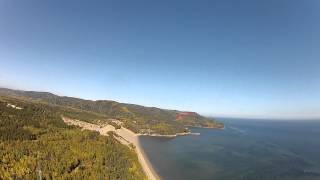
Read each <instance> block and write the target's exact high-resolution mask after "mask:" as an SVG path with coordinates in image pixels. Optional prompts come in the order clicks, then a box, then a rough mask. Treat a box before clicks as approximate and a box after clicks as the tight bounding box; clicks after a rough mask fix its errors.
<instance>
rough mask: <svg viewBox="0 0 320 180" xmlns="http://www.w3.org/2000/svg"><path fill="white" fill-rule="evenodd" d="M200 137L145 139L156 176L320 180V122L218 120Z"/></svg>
mask: <svg viewBox="0 0 320 180" xmlns="http://www.w3.org/2000/svg"><path fill="white" fill-rule="evenodd" d="M220 120H222V121H223V122H224V123H225V125H226V127H225V129H224V130H219V129H202V128H192V129H191V130H192V132H199V133H200V135H199V136H192V135H191V136H180V137H177V138H161V137H141V143H142V147H143V148H144V150H145V152H146V154H147V156H148V157H149V159H150V162H151V164H152V165H153V167H154V169H155V170H156V172H157V173H158V174H159V175H160V177H162V178H163V179H168V180H171V179H174V180H179V179H181V180H188V179H197V180H207V179H208V180H209V179H210V180H211V179H214V180H320V121H307V120H301V121H297V120H295V121H280V120H278V121H277V120H245V119H220Z"/></svg>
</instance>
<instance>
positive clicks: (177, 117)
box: [176, 112, 197, 120]
mask: <svg viewBox="0 0 320 180" xmlns="http://www.w3.org/2000/svg"><path fill="white" fill-rule="evenodd" d="M196 115H197V114H196V113H195V112H181V113H177V115H176V120H181V119H182V118H183V117H184V116H196Z"/></svg>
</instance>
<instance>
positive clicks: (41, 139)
mask: <svg viewBox="0 0 320 180" xmlns="http://www.w3.org/2000/svg"><path fill="white" fill-rule="evenodd" d="M62 114H68V115H69V116H77V117H78V118H82V119H86V118H89V119H91V120H94V119H100V118H101V119H103V118H106V117H104V116H103V115H99V114H95V113H90V112H86V111H80V110H77V109H72V108H67V107H66V108H63V107H61V106H53V105H49V104H44V103H37V102H34V101H30V100H27V99H21V98H13V97H11V96H10V97H9V96H3V95H0V179H36V178H39V179H40V178H42V179H70V178H73V179H74V178H77V179H145V178H146V177H145V175H144V173H143V170H142V168H141V166H140V164H139V162H138V159H137V156H136V154H135V152H134V151H133V150H131V149H129V148H128V147H126V146H124V145H122V144H120V143H118V142H117V141H116V140H115V139H114V138H112V137H104V136H100V135H98V133H95V132H90V131H82V130H80V129H78V128H76V127H70V126H66V125H65V124H64V122H63V121H62V120H61V115H62Z"/></svg>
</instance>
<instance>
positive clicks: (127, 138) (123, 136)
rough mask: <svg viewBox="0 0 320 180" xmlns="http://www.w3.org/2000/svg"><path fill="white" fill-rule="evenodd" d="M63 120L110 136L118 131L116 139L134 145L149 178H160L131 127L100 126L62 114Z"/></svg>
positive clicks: (150, 179)
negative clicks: (110, 133)
mask: <svg viewBox="0 0 320 180" xmlns="http://www.w3.org/2000/svg"><path fill="white" fill-rule="evenodd" d="M61 118H62V120H63V121H64V122H65V123H66V124H67V125H74V126H78V127H81V128H82V129H86V130H91V131H97V132H99V133H100V135H103V136H109V134H108V133H109V132H114V133H116V135H117V136H113V137H114V138H115V139H116V140H118V141H119V142H120V143H121V144H124V145H126V146H128V147H129V148H131V145H134V147H135V148H134V151H135V152H136V154H137V157H138V160H139V163H140V165H141V167H142V169H143V171H144V173H145V175H146V177H147V178H148V179H149V180H160V179H161V178H160V176H159V175H158V174H157V173H156V171H155V170H154V169H153V166H152V164H151V163H150V161H149V159H148V157H147V155H146V154H145V152H144V150H143V148H142V146H141V144H140V140H139V136H140V135H139V134H136V133H134V132H132V131H130V130H129V129H126V128H124V127H121V128H120V129H116V128H115V127H113V126H111V125H106V126H99V125H96V124H92V123H88V122H84V121H79V120H76V119H71V118H67V117H64V116H62V117H61Z"/></svg>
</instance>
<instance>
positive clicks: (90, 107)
mask: <svg viewBox="0 0 320 180" xmlns="http://www.w3.org/2000/svg"><path fill="white" fill-rule="evenodd" d="M1 94H2V95H5V96H11V97H19V98H23V99H25V100H28V101H33V102H40V103H43V104H49V105H55V106H56V107H60V108H62V110H63V111H66V112H65V114H64V115H68V116H70V117H73V118H77V119H80V120H84V121H88V122H93V123H101V122H107V121H108V120H110V119H118V120H120V121H122V122H123V124H124V126H125V127H127V128H128V129H130V130H132V131H134V132H136V133H145V132H151V133H158V134H175V133H179V132H184V131H185V126H195V127H209V128H223V126H224V125H223V124H222V123H220V122H217V121H215V120H214V119H208V118H206V117H203V116H201V115H199V114H197V113H192V115H190V116H182V117H181V118H179V119H177V118H176V117H177V115H178V114H180V113H183V112H180V111H175V110H166V109H160V108H155V107H144V106H140V105H134V104H124V103H118V102H115V101H108V100H98V101H91V100H83V99H78V98H73V97H65V96H57V95H54V94H51V93H47V92H34V91H18V90H10V89H5V88H0V95H1ZM70 109H71V110H70Z"/></svg>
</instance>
